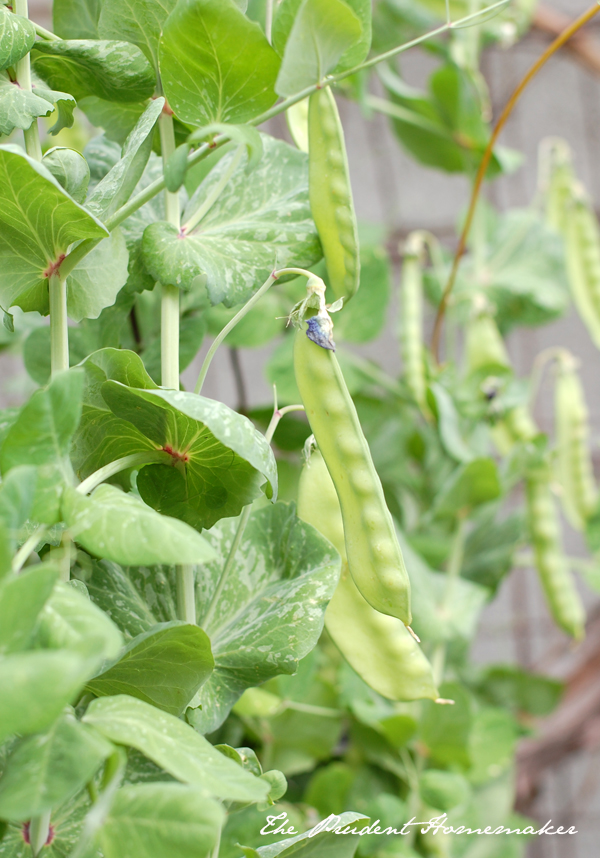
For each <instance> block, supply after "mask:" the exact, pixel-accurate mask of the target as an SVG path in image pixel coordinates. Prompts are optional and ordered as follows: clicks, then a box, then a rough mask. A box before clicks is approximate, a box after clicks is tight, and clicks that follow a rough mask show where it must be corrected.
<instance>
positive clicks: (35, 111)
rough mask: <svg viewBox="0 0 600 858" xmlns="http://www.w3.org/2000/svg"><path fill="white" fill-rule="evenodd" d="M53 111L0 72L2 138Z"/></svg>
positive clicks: (4, 72)
mask: <svg viewBox="0 0 600 858" xmlns="http://www.w3.org/2000/svg"><path fill="white" fill-rule="evenodd" d="M0 8H1V7H0ZM53 109H54V108H53V107H52V104H50V103H49V102H48V101H46V100H45V99H44V98H40V97H39V96H38V95H36V94H35V93H33V92H29V90H26V89H21V87H20V86H19V85H18V84H17V83H14V82H13V81H12V80H11V79H10V77H9V76H8V72H6V71H0V136H4V135H8V134H12V132H13V131H14V130H15V128H21V129H22V130H23V131H25V130H26V129H27V128H30V127H31V123H32V122H33V121H34V119H37V118H38V117H39V116H49V114H50V113H52V111H53Z"/></svg>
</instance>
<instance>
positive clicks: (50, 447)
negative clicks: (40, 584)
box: [0, 370, 83, 524]
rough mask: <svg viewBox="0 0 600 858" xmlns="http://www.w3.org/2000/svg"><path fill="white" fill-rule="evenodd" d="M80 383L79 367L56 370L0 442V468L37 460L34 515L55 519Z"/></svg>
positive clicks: (69, 475) (67, 471)
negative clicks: (68, 369) (64, 370)
mask: <svg viewBox="0 0 600 858" xmlns="http://www.w3.org/2000/svg"><path fill="white" fill-rule="evenodd" d="M82 388H83V374H82V373H81V371H77V370H74V371H68V372H63V373H60V374H58V375H57V376H56V377H55V378H54V379H53V380H52V382H51V383H50V385H49V386H48V387H47V388H46V389H44V390H38V391H36V392H35V393H34V394H33V396H32V397H31V399H30V400H29V402H28V403H27V404H26V405H25V406H24V407H23V408H22V409H21V411H20V413H19V416H18V418H17V419H16V420H15V422H14V423H13V424H12V426H11V428H10V429H9V430H8V433H7V435H6V438H5V440H4V444H3V445H2V450H1V452H0V469H1V470H2V473H3V474H5V473H7V472H9V471H10V470H11V469H12V468H15V467H17V466H19V465H36V466H38V472H37V474H38V476H37V485H36V493H35V501H34V506H33V510H32V518H33V519H34V520H37V521H44V522H46V523H47V524H54V523H55V522H56V521H58V515H59V508H58V507H59V502H60V497H61V494H62V491H63V488H64V486H65V485H66V484H68V483H70V482H72V480H73V469H72V466H71V462H70V460H69V447H70V444H71V439H72V437H73V434H74V433H75V430H76V428H77V425H78V423H79V419H80V415H81V393H82Z"/></svg>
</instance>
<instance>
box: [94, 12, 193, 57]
mask: <svg viewBox="0 0 600 858" xmlns="http://www.w3.org/2000/svg"><path fill="white" fill-rule="evenodd" d="M176 3H177V0H104V2H103V3H102V9H101V12H100V19H99V22H98V32H99V34H100V36H101V38H103V39H125V41H127V42H132V43H133V44H134V45H137V46H138V48H141V50H142V51H143V53H144V54H145V55H146V57H147V58H148V60H149V61H150V62H151V63H152V65H153V66H154V69H155V71H158V40H159V38H160V34H161V32H162V30H163V26H164V23H165V21H166V20H167V17H168V16H169V14H170V12H171V11H172V10H173V9H174V8H175V6H176Z"/></svg>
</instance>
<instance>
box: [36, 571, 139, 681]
mask: <svg viewBox="0 0 600 858" xmlns="http://www.w3.org/2000/svg"><path fill="white" fill-rule="evenodd" d="M35 644H36V646H38V647H39V646H41V647H44V648H49V649H65V650H70V651H72V652H75V653H77V654H80V655H83V656H85V657H86V658H87V659H88V666H89V673H88V676H91V675H93V673H94V672H95V671H96V670H97V669H98V667H99V666H100V664H101V663H102V662H103V661H104V660H105V659H114V658H116V657H117V655H118V653H119V650H120V649H121V646H122V644H123V638H122V636H121V633H120V632H119V630H118V629H117V627H116V626H115V624H114V623H113V622H112V620H111V619H110V618H109V617H107V616H106V614H105V613H104V612H103V611H101V610H100V609H99V608H97V607H96V605H94V604H93V603H92V602H91V601H90V600H89V598H87V596H84V595H82V594H81V593H78V592H77V590H75V588H74V586H73V585H72V584H57V585H56V586H55V588H54V591H53V592H52V595H51V596H50V598H49V599H48V601H47V602H46V604H45V605H44V607H43V609H42V611H41V613H40V615H39V617H38V623H37V626H36V630H35Z"/></svg>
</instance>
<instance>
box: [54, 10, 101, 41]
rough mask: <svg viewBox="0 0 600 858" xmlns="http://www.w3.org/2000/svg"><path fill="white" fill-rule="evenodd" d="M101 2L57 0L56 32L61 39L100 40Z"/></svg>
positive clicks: (55, 13)
mask: <svg viewBox="0 0 600 858" xmlns="http://www.w3.org/2000/svg"><path fill="white" fill-rule="evenodd" d="M101 6H102V3H101V0H55V2H54V3H53V4H52V15H53V24H54V32H55V33H56V35H57V36H60V38H61V39H98V38H99V33H98V18H99V17H100V8H101Z"/></svg>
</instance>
